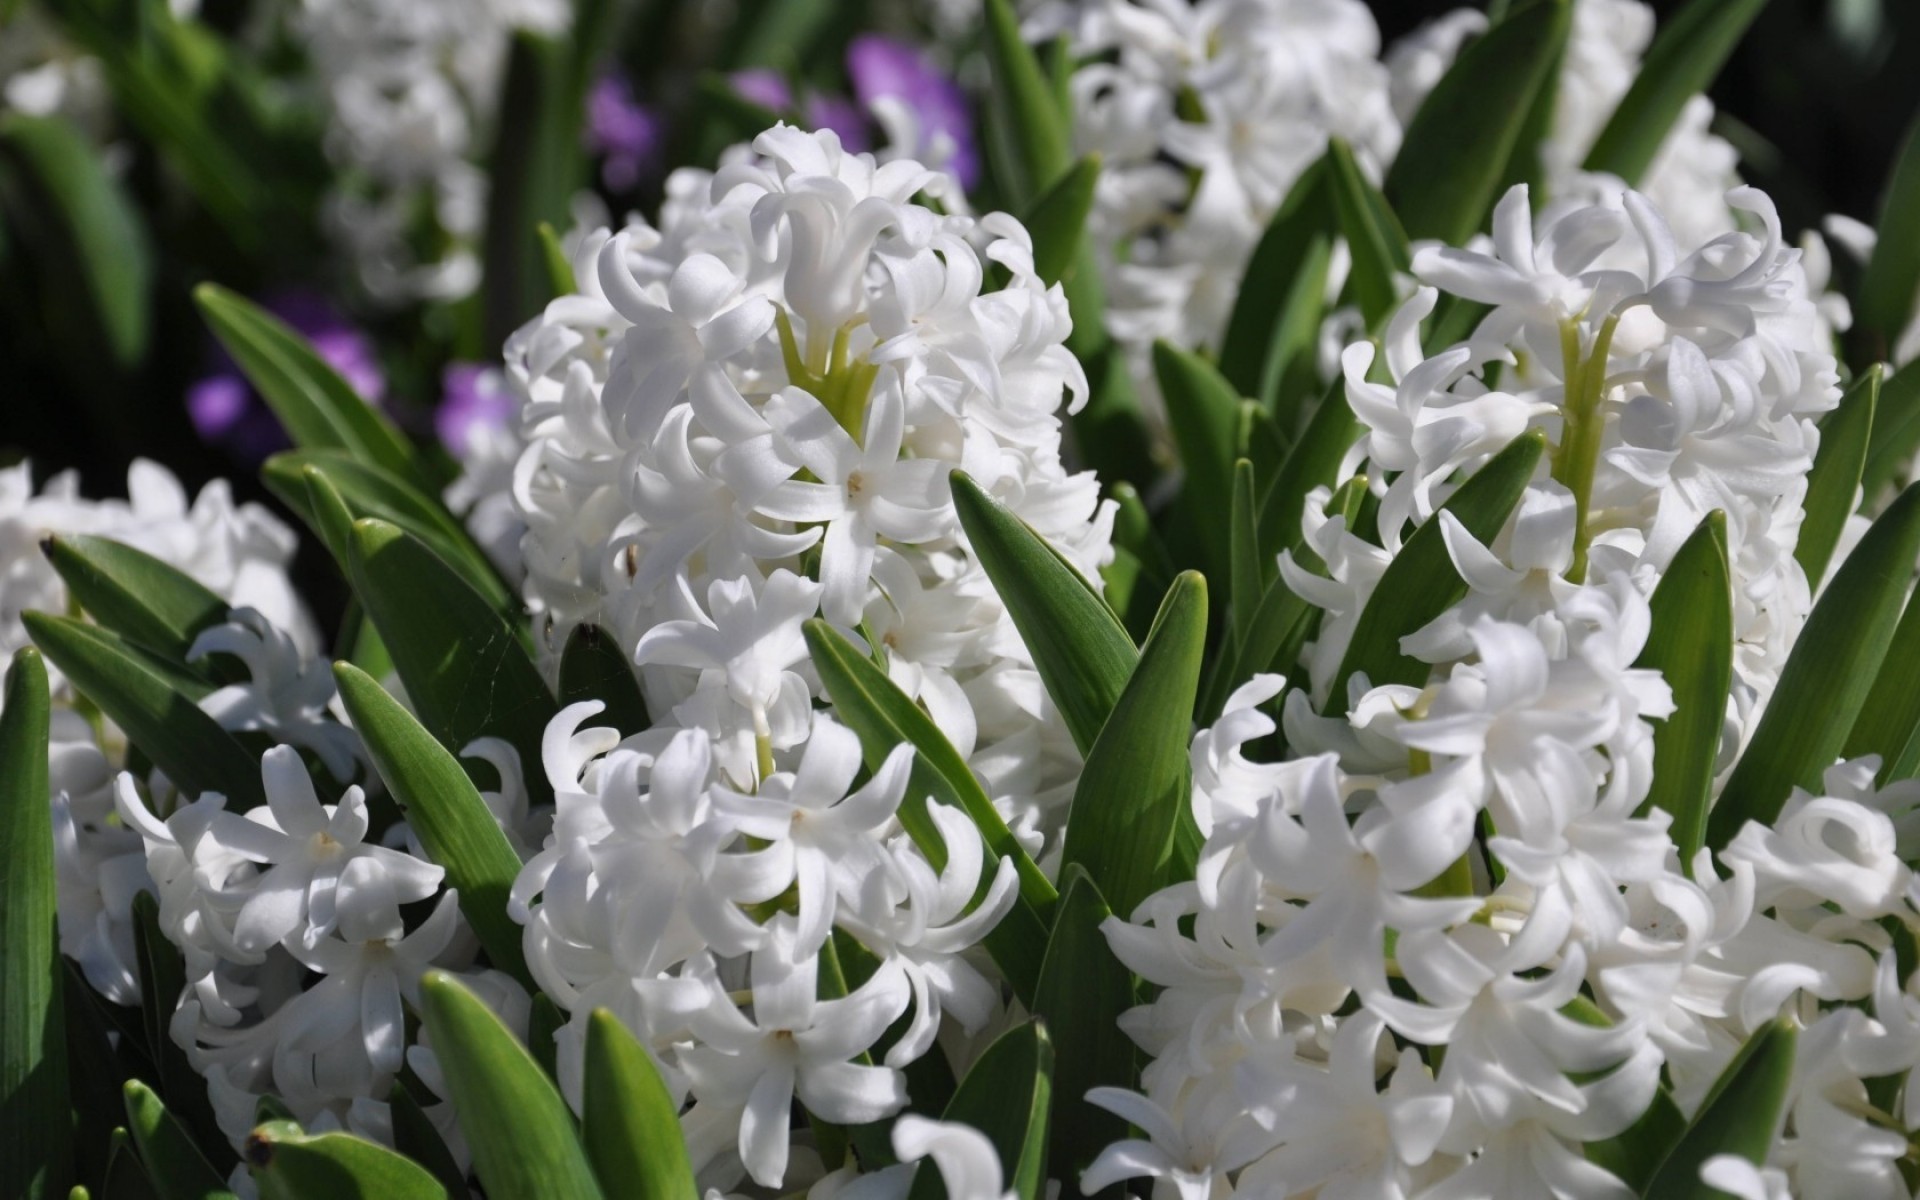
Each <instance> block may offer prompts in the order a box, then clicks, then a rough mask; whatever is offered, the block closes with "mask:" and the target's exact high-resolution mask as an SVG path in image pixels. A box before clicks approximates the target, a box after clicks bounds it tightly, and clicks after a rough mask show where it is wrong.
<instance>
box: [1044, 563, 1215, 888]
mask: <svg viewBox="0 0 1920 1200" xmlns="http://www.w3.org/2000/svg"><path fill="white" fill-rule="evenodd" d="M1206 638H1207V581H1206V579H1205V577H1203V576H1201V575H1200V574H1198V573H1197V572H1193V571H1188V572H1184V573H1183V574H1181V575H1180V576H1179V577H1178V578H1177V579H1175V580H1174V581H1173V587H1172V588H1171V589H1170V590H1169V591H1168V592H1167V598H1166V600H1165V601H1163V602H1162V603H1161V605H1160V615H1159V616H1158V617H1157V618H1156V619H1155V620H1154V623H1153V631H1152V632H1151V633H1149V634H1148V635H1147V643H1146V645H1145V646H1144V647H1142V649H1141V651H1140V662H1139V665H1138V666H1136V667H1135V668H1134V670H1133V674H1132V676H1131V677H1130V678H1129V679H1128V680H1127V686H1126V688H1125V690H1123V691H1122V692H1121V693H1120V698H1119V700H1118V701H1116V702H1115V704H1114V706H1113V713H1112V715H1111V716H1109V717H1108V718H1107V722H1106V725H1105V726H1104V727H1102V729H1101V730H1100V737H1099V739H1098V740H1096V741H1095V742H1094V744H1093V749H1092V751H1091V752H1089V753H1088V755H1087V763H1086V767H1085V769H1084V770H1082V772H1081V774H1080V782H1079V784H1078V785H1077V786H1076V787H1075V788H1074V793H1073V808H1072V810H1071V815H1070V818H1069V820H1068V822H1067V836H1066V845H1065V848H1064V852H1063V861H1065V862H1068V863H1078V864H1080V865H1081V866H1083V867H1085V868H1086V870H1087V874H1088V875H1090V876H1092V878H1093V882H1094V883H1096V884H1098V885H1099V886H1100V891H1101V892H1102V894H1104V895H1106V896H1108V897H1110V898H1111V901H1112V903H1113V904H1114V905H1115V906H1117V908H1118V910H1119V911H1120V912H1123V913H1130V912H1132V911H1133V909H1134V906H1135V905H1137V904H1138V903H1139V902H1140V901H1142V900H1144V899H1146V898H1147V896H1149V895H1151V894H1152V893H1153V892H1155V891H1157V890H1158V889H1159V888H1160V887H1162V886H1164V885H1165V884H1166V883H1167V882H1168V874H1169V870H1170V867H1171V865H1172V857H1173V841H1174V829H1175V827H1176V826H1177V825H1178V824H1179V821H1180V814H1181V812H1182V810H1184V809H1185V807H1186V805H1187V800H1188V795H1189V792H1190V790H1191V786H1192V780H1193V774H1192V767H1191V765H1190V764H1189V762H1188V759H1187V742H1188V740H1189V736H1190V733H1191V721H1190V714H1191V713H1192V712H1193V709H1194V699H1195V696H1196V694H1197V692H1198V691H1199V687H1200V666H1201V661H1202V656H1203V654H1204V652H1205V649H1206Z"/></svg>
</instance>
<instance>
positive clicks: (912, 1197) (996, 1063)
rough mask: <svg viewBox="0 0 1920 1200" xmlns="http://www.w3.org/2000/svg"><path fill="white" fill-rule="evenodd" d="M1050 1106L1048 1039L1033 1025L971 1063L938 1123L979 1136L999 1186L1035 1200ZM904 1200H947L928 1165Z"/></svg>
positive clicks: (1042, 1189) (1012, 1032)
mask: <svg viewBox="0 0 1920 1200" xmlns="http://www.w3.org/2000/svg"><path fill="white" fill-rule="evenodd" d="M1052 1100H1053V1039H1052V1038H1050V1037H1048V1036H1047V1029H1046V1026H1045V1025H1043V1024H1041V1023H1040V1022H1039V1021H1038V1020H1031V1019H1030V1020H1027V1021H1025V1022H1022V1023H1021V1024H1019V1025H1015V1026H1014V1027H1013V1028H1012V1029H1009V1030H1007V1031H1006V1032H1005V1033H1003V1034H1001V1035H1000V1036H999V1037H997V1038H995V1039H994V1040H993V1044H992V1045H990V1046H988V1047H987V1048H986V1050H985V1051H983V1052H982V1053H981V1055H980V1057H979V1058H976V1059H974V1060H973V1066H971V1067H969V1068H968V1069H967V1077H966V1078H965V1079H962V1080H961V1081H960V1086H959V1088H958V1089H957V1090H956V1091H955V1092H954V1094H953V1099H952V1100H951V1101H949V1102H948V1104H947V1108H946V1111H945V1112H943V1113H941V1114H940V1118H941V1120H943V1121H958V1122H960V1123H961V1124H963V1125H970V1126H972V1127H973V1128H975V1129H977V1130H979V1131H980V1132H981V1133H983V1134H985V1135H986V1137H987V1140H988V1141H990V1142H992V1143H993V1148H994V1149H995V1150H996V1151H998V1152H999V1155H1000V1165H1001V1169H1002V1171H1003V1172H1004V1174H1005V1176H1006V1178H1005V1184H1006V1187H1007V1189H1008V1190H1009V1191H1011V1192H1013V1193H1014V1194H1015V1195H1016V1196H1018V1197H1019V1198H1020V1200H1040V1198H1041V1197H1042V1196H1044V1195H1045V1194H1046V1182H1047V1111H1048V1109H1049V1107H1050V1105H1051V1103H1052ZM907 1200H947V1185H946V1183H945V1181H944V1180H942V1179H941V1177H940V1172H939V1171H938V1170H937V1169H935V1167H934V1165H933V1164H932V1163H930V1162H924V1161H923V1162H922V1163H921V1164H920V1167H919V1168H918V1169H917V1170H916V1171H915V1172H914V1175H913V1188H912V1190H911V1191H909V1192H908V1193H907Z"/></svg>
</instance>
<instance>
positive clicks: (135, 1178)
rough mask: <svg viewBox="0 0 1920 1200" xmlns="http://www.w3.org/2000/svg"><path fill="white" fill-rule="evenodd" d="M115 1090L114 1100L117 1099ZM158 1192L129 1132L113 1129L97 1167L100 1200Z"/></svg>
mask: <svg viewBox="0 0 1920 1200" xmlns="http://www.w3.org/2000/svg"><path fill="white" fill-rule="evenodd" d="M118 1099H119V1097H118V1090H117V1089H116V1092H115V1101H116V1103H117V1102H118ZM159 1197H160V1193H159V1192H158V1191H156V1190H155V1189H154V1185H153V1181H152V1180H151V1179H149V1178H147V1171H146V1168H145V1167H142V1166H141V1165H140V1155H139V1154H138V1153H137V1152H135V1150H134V1148H133V1135H132V1134H130V1133H128V1132H127V1131H126V1129H125V1128H124V1127H120V1128H116V1129H114V1131H113V1133H112V1134H111V1136H110V1137H109V1139H108V1141H107V1162H106V1166H105V1167H104V1168H102V1170H101V1179H100V1198H101V1200H159Z"/></svg>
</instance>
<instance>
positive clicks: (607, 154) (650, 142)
mask: <svg viewBox="0 0 1920 1200" xmlns="http://www.w3.org/2000/svg"><path fill="white" fill-rule="evenodd" d="M660 134H661V130H660V118H659V116H658V115H656V114H655V113H654V112H653V110H652V109H650V108H648V107H647V106H646V105H644V104H641V103H640V102H639V101H637V100H635V99H634V98H633V85H632V84H630V83H628V82H627V78H626V76H624V75H621V74H619V73H617V72H608V73H607V74H605V75H602V76H601V77H600V78H599V79H598V80H597V81H596V82H595V83H594V85H593V90H592V91H591V92H589V93H588V94H587V128H586V143H587V149H588V150H590V151H592V152H593V153H595V154H598V155H599V156H600V181H601V182H602V183H604V184H606V186H607V190H608V191H612V192H626V191H631V190H632V189H633V187H634V185H635V184H637V183H639V182H640V180H641V179H642V178H643V177H645V176H646V175H648V174H649V173H651V172H653V171H654V170H656V169H657V168H658V167H659V159H660Z"/></svg>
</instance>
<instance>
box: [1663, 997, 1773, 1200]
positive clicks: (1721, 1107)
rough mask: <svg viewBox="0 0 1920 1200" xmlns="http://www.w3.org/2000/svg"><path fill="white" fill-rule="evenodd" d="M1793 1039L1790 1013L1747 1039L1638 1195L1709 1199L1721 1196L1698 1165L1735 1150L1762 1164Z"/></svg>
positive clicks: (1670, 1199) (1769, 1147)
mask: <svg viewBox="0 0 1920 1200" xmlns="http://www.w3.org/2000/svg"><path fill="white" fill-rule="evenodd" d="M1796 1040H1797V1038H1796V1035H1795V1032H1794V1024H1793V1020H1792V1018H1790V1017H1781V1018H1780V1019H1779V1020H1777V1021H1774V1022H1772V1023H1771V1024H1769V1025H1767V1026H1765V1027H1763V1028H1762V1029H1760V1030H1759V1031H1758V1032H1757V1033H1755V1034H1754V1035H1753V1036H1752V1037H1751V1038H1748V1039H1747V1044H1746V1045H1744V1046H1742V1047H1741V1048H1740V1052H1739V1053H1738V1054H1736V1055H1735V1056H1734V1059H1733V1062H1731V1063H1729V1064H1728V1065H1727V1069H1726V1070H1725V1071H1722V1072H1721V1073H1720V1078H1719V1079H1717V1080H1715V1081H1714V1084H1713V1088H1712V1089H1711V1090H1710V1091H1708V1092H1707V1098H1706V1099H1705V1100H1704V1101H1702V1102H1701V1104H1700V1111H1698V1112H1696V1113H1695V1114H1694V1115H1693V1121H1692V1123H1691V1124H1689V1125H1688V1126H1687V1131H1686V1133H1684V1134H1682V1135H1681V1137H1680V1141H1679V1143H1678V1144H1677V1145H1675V1146H1674V1148H1673V1150H1672V1152H1671V1153H1669V1154H1668V1155H1667V1157H1666V1159H1665V1161H1663V1162H1662V1163H1661V1164H1660V1169H1659V1170H1657V1171H1655V1172H1654V1174H1653V1178H1652V1180H1651V1181H1650V1182H1649V1183H1648V1184H1647V1190H1646V1191H1645V1192H1643V1193H1641V1194H1642V1195H1645V1196H1650V1197H1658V1198H1659V1200H1709V1198H1710V1197H1714V1196H1718V1195H1720V1193H1719V1192H1718V1191H1717V1190H1715V1189H1713V1188H1710V1187H1708V1186H1707V1185H1706V1184H1704V1183H1702V1182H1701V1181H1700V1167H1701V1165H1702V1164H1703V1163H1705V1162H1706V1161H1707V1160H1708V1159H1709V1158H1712V1157H1713V1156H1714V1155H1716V1154H1737V1155H1739V1156H1740V1157H1741V1158H1744V1159H1746V1160H1747V1161H1748V1162H1750V1163H1753V1164H1754V1165H1755V1166H1758V1165H1760V1164H1761V1163H1764V1162H1766V1161H1767V1154H1768V1152H1769V1151H1771V1150H1772V1149H1773V1143H1774V1138H1775V1137H1776V1136H1777V1135H1778V1134H1779V1132H1780V1122H1781V1120H1782V1118H1783V1116H1784V1111H1783V1110H1784V1109H1785V1107H1786V1102H1787V1090H1788V1088H1789V1086H1790V1085H1791V1084H1792V1082H1793V1052H1794V1043H1795V1041H1796Z"/></svg>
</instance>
